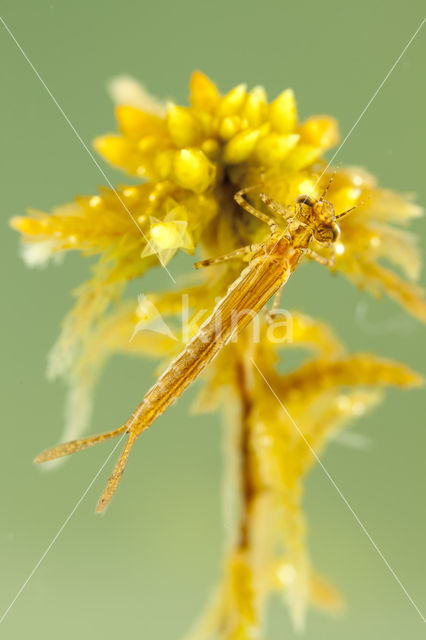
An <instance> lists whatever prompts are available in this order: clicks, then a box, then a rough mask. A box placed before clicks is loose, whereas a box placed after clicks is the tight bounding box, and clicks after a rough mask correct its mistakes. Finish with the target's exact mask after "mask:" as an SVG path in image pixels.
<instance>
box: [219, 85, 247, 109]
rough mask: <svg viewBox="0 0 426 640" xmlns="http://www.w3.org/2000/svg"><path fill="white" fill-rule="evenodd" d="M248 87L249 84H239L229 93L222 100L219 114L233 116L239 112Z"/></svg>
mask: <svg viewBox="0 0 426 640" xmlns="http://www.w3.org/2000/svg"><path fill="white" fill-rule="evenodd" d="M246 89H247V85H245V84H239V85H238V86H237V87H235V88H234V89H232V90H231V91H230V92H229V93H227V94H226V96H224V97H223V98H222V100H221V103H220V106H219V115H220V116H232V115H235V114H237V113H239V111H241V109H242V107H243V104H244V102H245V99H246V96H247V93H246Z"/></svg>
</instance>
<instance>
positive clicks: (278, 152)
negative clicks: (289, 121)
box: [256, 133, 300, 166]
mask: <svg viewBox="0 0 426 640" xmlns="http://www.w3.org/2000/svg"><path fill="white" fill-rule="evenodd" d="M299 137H300V136H299V135H298V134H297V133H289V134H285V135H278V134H277V133H270V134H269V135H267V136H265V137H264V138H261V139H260V140H259V142H258V144H257V147H256V155H257V157H258V159H259V161H260V162H261V164H265V165H269V166H271V165H274V164H276V163H278V162H281V161H282V160H284V158H285V157H286V156H287V155H288V154H289V153H290V151H291V150H292V149H293V148H294V147H295V146H296V144H297V142H298V140H299Z"/></svg>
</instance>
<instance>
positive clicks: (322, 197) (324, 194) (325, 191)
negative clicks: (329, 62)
mask: <svg viewBox="0 0 426 640" xmlns="http://www.w3.org/2000/svg"><path fill="white" fill-rule="evenodd" d="M339 166H340V165H337V167H336V168H335V170H334V171H333V173H332V174H331V176H330V180H329V181H328V183H327V185H326V187H325V189H324V191H323V192H322V194H321V197H320V200H323V199H324V197H325V196H326V195H327V191H328V190H329V188H330V185H331V183H332V182H333V180H334V178H335V177H336V173H337V169H338V168H339Z"/></svg>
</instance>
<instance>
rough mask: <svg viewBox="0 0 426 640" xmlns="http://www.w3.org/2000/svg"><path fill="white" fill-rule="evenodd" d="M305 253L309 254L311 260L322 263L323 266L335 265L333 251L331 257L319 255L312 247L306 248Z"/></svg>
mask: <svg viewBox="0 0 426 640" xmlns="http://www.w3.org/2000/svg"><path fill="white" fill-rule="evenodd" d="M306 255H307V256H309V258H312V260H315V261H316V262H319V264H323V265H324V266H325V267H334V265H335V259H336V256H335V254H334V253H333V256H332V258H326V257H325V256H321V255H320V254H319V253H317V252H316V251H313V250H312V249H307V250H306Z"/></svg>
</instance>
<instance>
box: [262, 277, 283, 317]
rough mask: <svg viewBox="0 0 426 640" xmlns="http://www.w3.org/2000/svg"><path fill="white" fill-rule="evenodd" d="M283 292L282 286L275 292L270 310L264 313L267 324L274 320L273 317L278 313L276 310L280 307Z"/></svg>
mask: <svg viewBox="0 0 426 640" xmlns="http://www.w3.org/2000/svg"><path fill="white" fill-rule="evenodd" d="M283 291H284V285H282V286H281V287H280V288H279V289H278V291H277V292H276V294H275V296H274V301H273V303H272V308H271V310H270V311H268V310H267V311H266V313H265V318H266V322H268V323H269V324H270V323H271V322H273V321H274V320H275V316H276V315H277V313H278V308H279V306H280V302H281V297H282V294H283Z"/></svg>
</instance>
